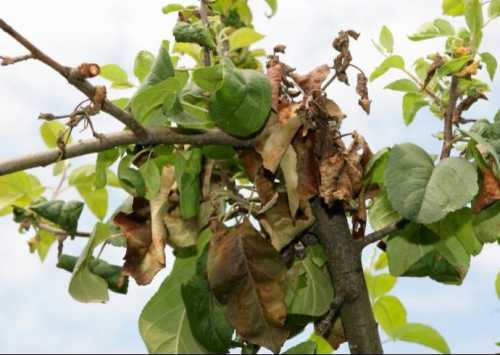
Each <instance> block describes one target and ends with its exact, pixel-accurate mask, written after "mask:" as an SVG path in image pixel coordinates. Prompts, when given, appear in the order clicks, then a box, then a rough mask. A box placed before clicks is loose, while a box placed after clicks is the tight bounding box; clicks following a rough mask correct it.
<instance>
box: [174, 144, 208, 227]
mask: <svg viewBox="0 0 500 355" xmlns="http://www.w3.org/2000/svg"><path fill="white" fill-rule="evenodd" d="M201 159H202V154H201V150H200V149H198V148H195V149H191V150H189V151H187V152H183V153H179V154H178V155H177V156H176V159H175V179H176V180H177V185H178V187H179V192H180V207H181V214H182V218H184V219H189V218H192V217H195V216H196V215H197V214H198V211H199V201H200V196H201V190H200V189H201V185H200V173H201V169H202V165H201Z"/></svg>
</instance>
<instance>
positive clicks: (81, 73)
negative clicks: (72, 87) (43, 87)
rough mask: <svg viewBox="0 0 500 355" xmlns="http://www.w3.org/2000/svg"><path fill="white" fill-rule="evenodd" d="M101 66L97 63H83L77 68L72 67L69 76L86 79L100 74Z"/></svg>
mask: <svg viewBox="0 0 500 355" xmlns="http://www.w3.org/2000/svg"><path fill="white" fill-rule="evenodd" d="M100 73H101V68H100V67H99V65H97V64H96V63H82V64H80V65H79V66H78V67H76V68H71V69H70V72H69V76H70V78H71V79H76V80H85V79H90V78H94V77H96V76H98V75H99V74H100Z"/></svg>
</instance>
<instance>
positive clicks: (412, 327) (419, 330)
mask: <svg viewBox="0 0 500 355" xmlns="http://www.w3.org/2000/svg"><path fill="white" fill-rule="evenodd" d="M395 335H396V338H397V339H398V340H401V341H407V342H410V343H417V344H420V345H423V346H427V347H429V348H431V349H434V350H436V351H438V352H440V353H442V354H450V348H449V346H448V344H447V343H446V340H445V339H444V338H443V337H442V336H441V334H439V333H438V332H437V331H436V330H435V329H434V328H431V327H429V326H428V325H424V324H419V323H407V324H405V325H404V326H402V327H401V328H399V329H398V330H397V332H396V334H395Z"/></svg>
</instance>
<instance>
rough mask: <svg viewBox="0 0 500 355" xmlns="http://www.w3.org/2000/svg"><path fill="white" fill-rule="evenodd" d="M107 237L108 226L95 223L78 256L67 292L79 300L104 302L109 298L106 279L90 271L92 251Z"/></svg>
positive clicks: (83, 301)
mask: <svg viewBox="0 0 500 355" xmlns="http://www.w3.org/2000/svg"><path fill="white" fill-rule="evenodd" d="M108 237H109V228H108V226H107V225H105V224H102V223H97V225H96V226H95V229H94V231H93V233H92V235H91V237H90V238H89V240H88V242H87V245H86V246H85V249H84V250H83V251H82V254H81V255H80V257H79V258H78V261H77V263H76V265H75V267H74V270H73V275H72V277H71V281H70V283H69V293H70V295H71V296H72V297H73V298H74V299H75V300H77V301H79V302H82V303H104V302H107V301H108V299H109V295H108V284H107V283H106V280H104V279H103V278H101V277H99V276H97V275H96V274H94V273H92V272H91V271H90V264H91V261H92V252H93V251H94V249H95V247H96V246H97V245H99V244H100V243H101V242H102V241H103V240H105V239H106V238H108Z"/></svg>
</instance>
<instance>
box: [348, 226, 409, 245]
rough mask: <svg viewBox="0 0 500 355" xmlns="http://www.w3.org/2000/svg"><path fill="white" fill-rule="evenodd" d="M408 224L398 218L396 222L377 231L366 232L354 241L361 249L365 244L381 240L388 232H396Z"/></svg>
mask: <svg viewBox="0 0 500 355" xmlns="http://www.w3.org/2000/svg"><path fill="white" fill-rule="evenodd" d="M407 224H408V221H407V220H404V219H403V220H400V221H398V222H396V223H393V224H390V225H388V226H387V227H385V228H382V229H380V230H378V231H375V232H373V233H370V234H368V235H367V236H366V237H365V238H364V239H362V240H358V241H356V242H357V243H358V245H359V247H360V248H361V249H363V248H365V247H366V246H368V245H370V244H373V243H376V242H378V241H381V240H382V239H384V238H385V237H387V236H388V235H389V234H391V233H394V232H397V231H399V230H401V229H403V228H404V227H405V226H406V225H407Z"/></svg>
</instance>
